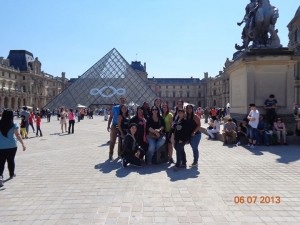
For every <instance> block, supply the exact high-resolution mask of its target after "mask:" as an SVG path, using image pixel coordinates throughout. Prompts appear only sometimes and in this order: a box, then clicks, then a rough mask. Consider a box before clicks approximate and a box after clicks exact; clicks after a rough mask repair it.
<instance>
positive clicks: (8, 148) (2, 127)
mask: <svg viewBox="0 0 300 225" xmlns="http://www.w3.org/2000/svg"><path fill="white" fill-rule="evenodd" d="M13 118H14V114H13V111H12V110H4V112H3V114H2V118H1V120H0V187H2V186H3V172H4V166H5V162H6V161H7V164H8V171H9V177H10V179H12V178H13V177H14V176H15V155H16V152H17V140H16V138H15V137H17V139H18V141H19V142H20V143H21V144H22V146H23V151H25V150H26V147H25V145H24V143H23V140H22V138H21V136H20V133H19V127H18V125H17V124H16V123H14V122H13Z"/></svg>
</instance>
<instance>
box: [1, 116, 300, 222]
mask: <svg viewBox="0 0 300 225" xmlns="http://www.w3.org/2000/svg"><path fill="white" fill-rule="evenodd" d="M106 125H107V122H105V121H104V120H103V117H96V118H94V119H91V120H90V119H85V120H83V121H81V122H80V123H76V124H75V134H71V135H67V134H66V133H63V134H62V133H61V132H60V127H59V126H60V125H59V121H57V120H56V117H52V121H51V123H47V122H46V121H45V119H43V122H42V126H41V128H42V131H43V134H44V136H43V137H35V135H34V134H33V133H32V131H31V130H30V133H29V136H30V138H29V139H28V140H25V142H26V145H27V151H26V152H23V151H21V148H20V147H19V150H18V152H17V156H16V175H17V176H16V177H15V178H14V179H12V180H7V181H6V182H5V185H4V186H3V187H2V188H0V224H1V225H4V224H62V225H65V224H107V225H108V224H118V225H125V224H137V225H140V224H145V225H146V224H170V225H176V224H182V225H184V224H197V225H198V224H230V225H235V224H249V225H253V224H257V225H258V224H295V225H296V224H297V225H298V224H300V147H299V146H296V145H294V146H293V145H289V146H272V147H256V148H255V149H253V150H252V149H251V150H250V149H247V148H244V147H242V146H239V147H236V146H223V145H222V143H221V142H219V141H209V140H207V139H206V136H204V135H203V136H202V140H201V143H200V145H199V149H200V162H199V168H198V169H196V168H192V169H191V168H188V169H182V170H180V171H178V172H175V171H173V169H172V166H170V165H168V164H160V165H153V166H145V167H143V168H134V167H130V166H129V167H128V168H122V167H121V163H120V161H117V160H115V161H113V162H109V161H108V160H107V159H108V145H107V141H108V139H109V133H108V132H107V131H106ZM186 152H187V158H188V163H191V162H192V151H191V148H190V146H186ZM115 156H116V151H115ZM7 177H8V171H7V169H6V170H5V173H4V179H6V178H7ZM279 198H280V201H279ZM235 202H238V204H237V203H235Z"/></svg>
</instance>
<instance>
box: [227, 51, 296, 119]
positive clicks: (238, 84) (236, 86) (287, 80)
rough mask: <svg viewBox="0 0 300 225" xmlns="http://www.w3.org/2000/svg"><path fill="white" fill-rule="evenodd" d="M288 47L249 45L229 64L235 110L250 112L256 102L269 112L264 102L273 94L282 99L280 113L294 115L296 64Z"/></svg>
mask: <svg viewBox="0 0 300 225" xmlns="http://www.w3.org/2000/svg"><path fill="white" fill-rule="evenodd" d="M296 63H297V61H295V60H293V52H292V51H290V50H288V49H287V48H279V49H263V48H261V49H253V48H252V49H248V50H246V51H244V52H241V53H240V54H239V55H238V57H236V60H235V61H234V62H233V63H231V64H230V65H229V66H228V67H226V73H227V74H228V76H229V85H230V105H231V110H230V111H231V113H233V114H234V115H240V116H243V117H244V116H246V115H247V114H248V113H249V104H250V103H255V104H256V106H257V108H258V110H259V111H260V113H261V114H265V109H264V102H265V100H266V99H267V98H268V97H269V95H270V94H274V95H275V98H276V99H277V101H278V104H277V107H278V108H277V110H276V111H277V114H278V115H290V114H291V113H292V112H293V110H292V109H293V105H294V74H295V64H296Z"/></svg>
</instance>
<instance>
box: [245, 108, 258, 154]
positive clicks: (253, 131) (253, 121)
mask: <svg viewBox="0 0 300 225" xmlns="http://www.w3.org/2000/svg"><path fill="white" fill-rule="evenodd" d="M249 106H250V109H251V111H250V113H249V115H248V117H247V119H248V120H249V123H248V125H249V131H250V132H249V134H250V138H249V144H248V146H249V147H250V148H254V145H255V144H256V140H257V137H258V133H257V125H258V122H259V111H258V110H257V109H256V105H255V104H250V105H249Z"/></svg>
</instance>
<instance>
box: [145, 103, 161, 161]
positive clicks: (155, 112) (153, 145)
mask: <svg viewBox="0 0 300 225" xmlns="http://www.w3.org/2000/svg"><path fill="white" fill-rule="evenodd" d="M151 114H152V115H151V116H150V118H149V120H147V133H148V134H147V141H148V143H149V147H148V151H147V164H148V165H151V164H152V158H153V155H154V153H155V152H156V151H157V150H158V149H159V148H160V147H161V146H163V144H164V143H165V141H166V138H165V136H164V135H163V134H164V129H165V121H164V119H163V118H162V117H161V115H160V114H159V108H158V107H157V106H152V107H151Z"/></svg>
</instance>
